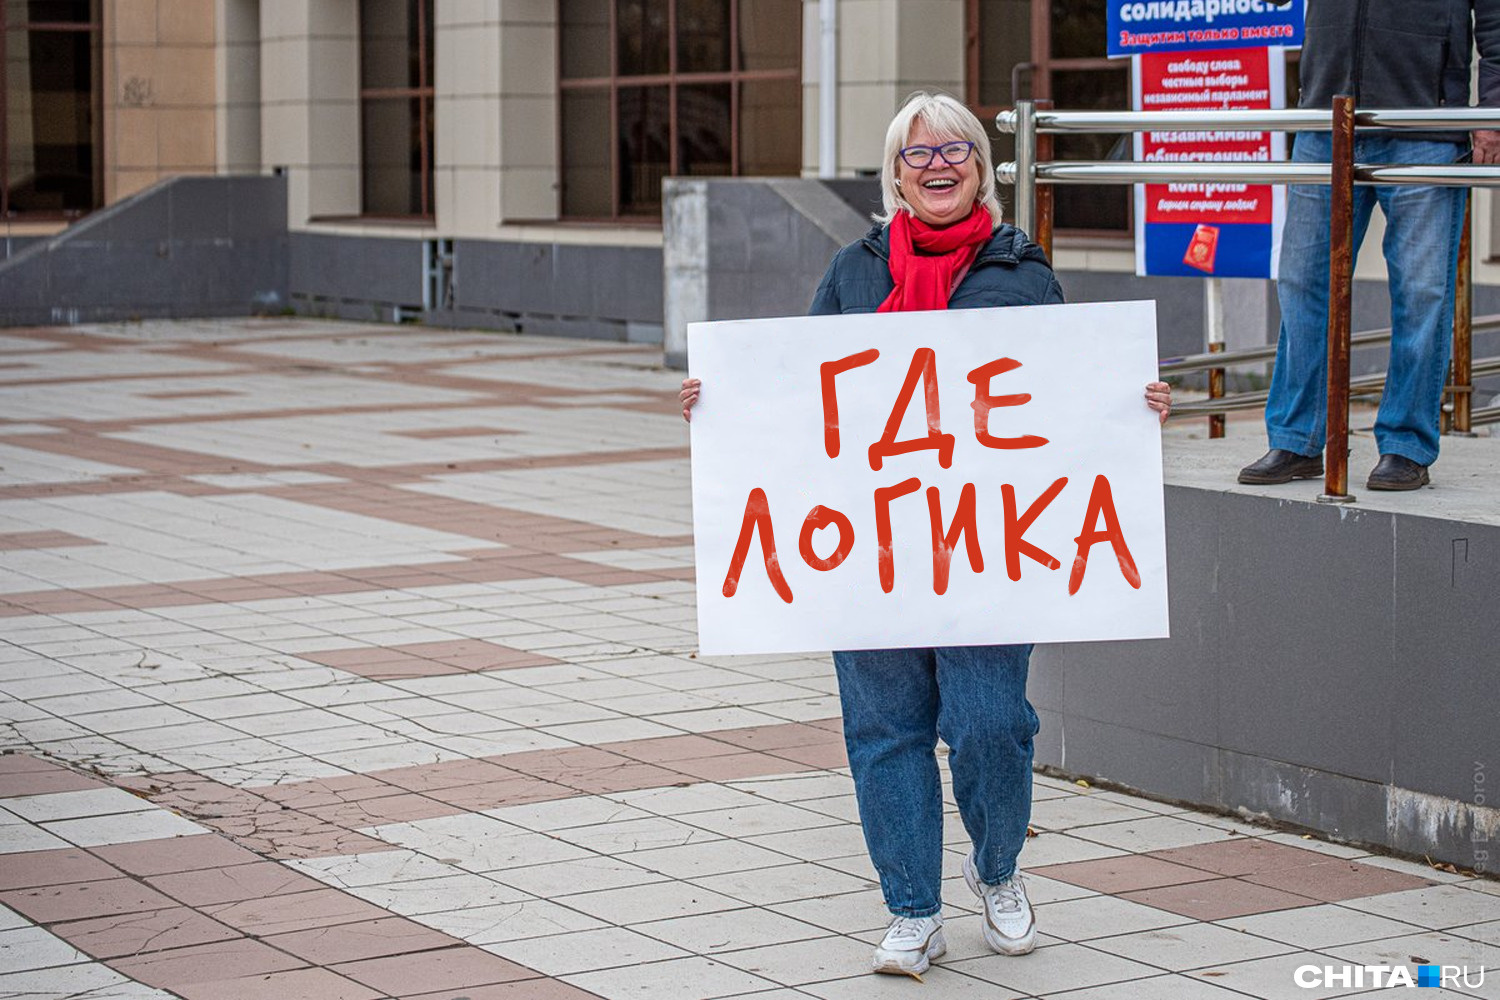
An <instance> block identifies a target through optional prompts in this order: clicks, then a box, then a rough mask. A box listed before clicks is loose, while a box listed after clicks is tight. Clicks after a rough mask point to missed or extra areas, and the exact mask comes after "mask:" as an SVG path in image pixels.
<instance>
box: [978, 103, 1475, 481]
mask: <svg viewBox="0 0 1500 1000" xmlns="http://www.w3.org/2000/svg"><path fill="white" fill-rule="evenodd" d="M995 124H996V127H997V128H998V129H999V130H1000V131H1001V132H1014V133H1015V134H1016V162H1014V163H1003V164H1000V165H999V166H997V167H996V168H995V176H996V179H997V180H998V181H999V182H1000V183H1003V184H1014V185H1015V189H1016V192H1015V195H1016V196H1015V223H1016V225H1017V226H1018V227H1019V228H1020V229H1021V230H1022V231H1024V232H1027V233H1031V234H1033V236H1034V237H1035V238H1036V239H1037V241H1038V242H1039V243H1040V244H1041V245H1042V246H1043V247H1044V248H1046V249H1047V250H1048V252H1049V253H1050V252H1051V245H1052V233H1051V213H1050V211H1047V206H1049V205H1050V204H1051V190H1052V189H1051V185H1053V184H1144V183H1173V182H1178V183H1183V184H1193V185H1209V184H1220V185H1223V184H1325V185H1329V186H1330V187H1331V189H1332V194H1331V199H1330V200H1331V203H1330V211H1329V237H1330V239H1329V249H1330V268H1329V314H1328V424H1327V437H1328V443H1327V448H1326V452H1327V455H1326V457H1325V461H1324V468H1325V473H1324V486H1325V488H1324V493H1323V495H1322V496H1321V497H1319V499H1320V500H1326V501H1329V502H1340V503H1347V502H1349V501H1350V500H1352V499H1353V497H1352V496H1350V494H1349V492H1348V489H1347V480H1348V465H1347V463H1348V449H1347V441H1348V417H1349V394H1350V392H1351V389H1353V388H1356V387H1357V386H1360V385H1362V384H1363V383H1364V382H1365V381H1366V380H1354V385H1351V380H1350V377H1349V367H1348V366H1349V352H1350V349H1351V347H1352V346H1353V345H1354V344H1356V343H1371V342H1375V341H1377V340H1378V339H1379V336H1378V335H1366V336H1362V337H1359V338H1354V337H1352V336H1351V334H1350V330H1349V306H1350V295H1351V291H1352V286H1353V279H1354V275H1353V256H1354V246H1353V209H1352V205H1353V194H1354V185H1355V184H1385V185H1395V184H1418V185H1427V186H1445V187H1461V188H1467V189H1472V188H1474V187H1500V165H1475V164H1432V165H1427V164H1356V163H1354V142H1355V135H1356V132H1357V130H1358V129H1381V130H1402V129H1406V130H1415V131H1472V130H1476V129H1500V109H1497V108H1432V109H1409V108H1396V109H1370V110H1364V111H1361V110H1358V109H1357V108H1355V106H1354V99H1353V98H1352V97H1350V96H1348V95H1339V96H1336V97H1334V98H1333V101H1332V106H1331V107H1330V108H1329V110H1327V111H1321V110H1316V109H1294V110H1290V111H1281V110H1212V109H1204V110H1193V111H1057V110H1054V109H1052V108H1050V107H1040V106H1038V105H1037V104H1036V102H1032V101H1022V102H1019V103H1018V104H1017V106H1016V109H1015V110H1014V111H1006V112H1001V113H1000V114H999V115H997V116H996V118H995ZM1166 130H1185V131H1210V132H1226V131H1240V130H1243V131H1247V132H1308V131H1327V132H1329V133H1330V136H1331V139H1332V147H1333V152H1332V157H1331V162H1330V163H1328V164H1317V163H1272V162H1268V161H1249V162H1246V161H1239V162H1219V161H1211V162H1205V161H1197V160H1186V161H1180V160H1178V161H1150V162H1131V161H1125V162H1120V161H1091V162H1090V161H1086V162H1080V161H1069V162H1057V161H1049V160H1043V159H1041V158H1040V157H1036V156H1035V152H1036V151H1037V150H1038V148H1039V143H1038V139H1037V137H1038V136H1039V135H1043V136H1050V135H1052V134H1058V133H1065V132H1092V133H1129V132H1147V131H1166ZM1039 185H1046V186H1045V187H1043V188H1042V191H1043V192H1044V194H1045V198H1043V199H1041V202H1042V205H1041V208H1042V211H1040V212H1039V211H1038V201H1039V198H1038V186H1039ZM1469 202H1470V203H1471V202H1472V198H1470V199H1469ZM1468 213H1469V207H1468V205H1467V204H1466V207H1465V225H1464V238H1463V242H1462V243H1461V245H1460V248H1459V256H1460V265H1459V270H1458V276H1457V288H1456V290H1455V310H1454V322H1453V342H1454V352H1453V357H1454V364H1453V379H1454V382H1455V383H1456V384H1455V385H1454V386H1452V387H1450V390H1449V391H1450V393H1451V395H1452V399H1453V403H1452V407H1451V412H1450V411H1449V410H1448V409H1447V408H1445V414H1446V415H1445V417H1444V421H1445V425H1446V423H1447V422H1448V421H1450V420H1451V423H1452V428H1453V430H1455V431H1457V432H1467V431H1468V430H1469V428H1470V427H1471V426H1472V425H1473V423H1474V411H1473V407H1472V406H1471V405H1470V404H1471V400H1470V398H1469V394H1470V392H1471V391H1472V386H1473V375H1474V372H1471V371H1470V370H1469V362H1470V360H1471V357H1472V348H1471V343H1472V332H1473V331H1472V316H1471V308H1472V305H1471V300H1470V298H1469V293H1468V282H1469V280H1471V279H1469V277H1468V269H1469V267H1470V256H1469V251H1468V241H1469V237H1468V231H1469V228H1470V227H1469V214H1468ZM1371 333H1372V334H1373V331H1372V332H1371ZM1214 347H1218V348H1222V347H1223V345H1222V344H1221V343H1220V344H1210V348H1211V351H1210V354H1211V356H1212V357H1213V358H1214V360H1215V361H1216V362H1217V363H1215V364H1211V365H1207V364H1202V365H1200V367H1207V368H1208V369H1209V391H1210V393H1211V394H1212V395H1213V396H1214V397H1215V398H1217V399H1223V395H1222V394H1223V378H1224V365H1225V361H1226V360H1227V359H1228V357H1229V355H1228V354H1227V353H1226V352H1223V351H1214V350H1212V348H1214ZM1266 356H1269V353H1267V354H1264V355H1261V357H1266ZM1179 360H1181V359H1179ZM1256 360H1260V358H1256ZM1232 363H1237V362H1232ZM1178 370H1187V369H1185V368H1179V369H1178ZM1482 370H1483V371H1484V373H1486V374H1488V373H1490V371H1491V369H1490V368H1488V367H1484V368H1483V369H1482ZM1381 378H1382V381H1383V376H1382V377H1381ZM1247 405H1248V404H1247ZM1197 409H1198V407H1196V406H1193V405H1187V406H1184V407H1180V408H1179V410H1180V411H1182V412H1194V411H1195V410H1197ZM1491 409H1500V407H1492V408H1488V409H1486V410H1485V411H1483V412H1484V415H1485V420H1484V421H1481V422H1488V420H1489V419H1490V410H1491ZM1210 436H1212V437H1222V436H1223V419H1222V417H1215V418H1214V419H1213V420H1211V422H1210Z"/></svg>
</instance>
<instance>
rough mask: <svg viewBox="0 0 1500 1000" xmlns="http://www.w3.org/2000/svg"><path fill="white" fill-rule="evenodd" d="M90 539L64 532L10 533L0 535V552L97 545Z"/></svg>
mask: <svg viewBox="0 0 1500 1000" xmlns="http://www.w3.org/2000/svg"><path fill="white" fill-rule="evenodd" d="M98 544H100V543H99V542H96V541H94V540H93V539H92V538H80V537H79V536H78V535H70V534H68V533H67V532H66V531H10V532H3V533H0V552H14V551H16V550H17V549H64V548H74V547H77V546H79V545H98Z"/></svg>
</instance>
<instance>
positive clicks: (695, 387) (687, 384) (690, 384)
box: [677, 378, 703, 422]
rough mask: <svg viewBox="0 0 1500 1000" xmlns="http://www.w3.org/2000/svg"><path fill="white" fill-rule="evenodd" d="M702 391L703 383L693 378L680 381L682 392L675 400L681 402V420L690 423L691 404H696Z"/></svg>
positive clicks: (691, 415)
mask: <svg viewBox="0 0 1500 1000" xmlns="http://www.w3.org/2000/svg"><path fill="white" fill-rule="evenodd" d="M702 389H703V382H702V381H701V380H699V379H695V378H685V379H683V380H682V392H680V393H678V394H677V398H678V399H680V400H682V419H683V420H686V421H689V422H691V421H692V419H693V414H692V409H693V404H694V403H696V402H698V393H699V392H700V391H702Z"/></svg>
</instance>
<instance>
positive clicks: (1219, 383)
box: [1208, 340, 1225, 438]
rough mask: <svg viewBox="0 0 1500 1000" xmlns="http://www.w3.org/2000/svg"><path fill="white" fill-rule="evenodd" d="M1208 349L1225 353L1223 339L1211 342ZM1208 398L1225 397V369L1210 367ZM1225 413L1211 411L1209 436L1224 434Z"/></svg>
mask: <svg viewBox="0 0 1500 1000" xmlns="http://www.w3.org/2000/svg"><path fill="white" fill-rule="evenodd" d="M1208 350H1209V352H1210V353H1212V354H1223V353H1224V342H1223V341H1222V340H1221V341H1219V342H1218V343H1216V344H1209V345H1208ZM1208 398H1209V399H1223V398H1224V369H1222V368H1210V369H1209V370H1208ZM1224 429H1225V415H1224V414H1222V413H1210V414H1209V415H1208V436H1209V437H1211V438H1221V437H1223V436H1224Z"/></svg>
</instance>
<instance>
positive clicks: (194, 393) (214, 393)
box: [140, 389, 244, 399]
mask: <svg viewBox="0 0 1500 1000" xmlns="http://www.w3.org/2000/svg"><path fill="white" fill-rule="evenodd" d="M140 395H141V396H142V397H143V398H145V399H215V398H223V397H229V396H242V395H244V394H243V393H239V392H231V391H229V390H228V389H194V390H188V391H184V392H143V393H141V394H140Z"/></svg>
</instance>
